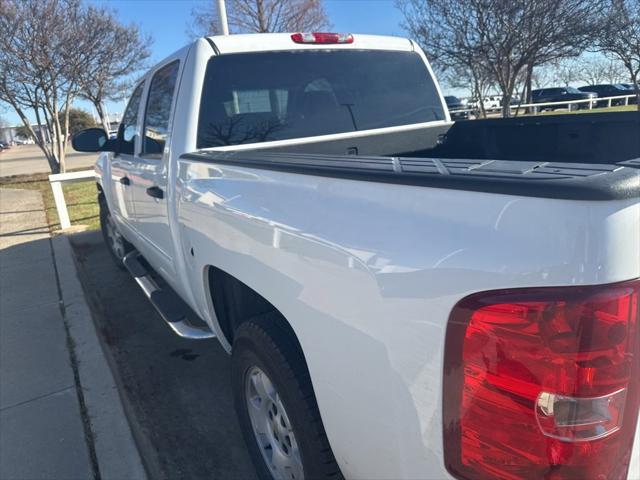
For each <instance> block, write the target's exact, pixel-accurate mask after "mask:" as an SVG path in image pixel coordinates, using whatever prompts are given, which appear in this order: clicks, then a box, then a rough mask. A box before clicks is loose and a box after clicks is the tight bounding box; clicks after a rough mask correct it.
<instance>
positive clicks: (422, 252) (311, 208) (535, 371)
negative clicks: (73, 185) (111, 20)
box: [73, 33, 640, 480]
mask: <svg viewBox="0 0 640 480" xmlns="http://www.w3.org/2000/svg"><path fill="white" fill-rule="evenodd" d="M73 143H74V146H75V148H76V150H81V151H101V152H104V153H102V154H101V156H100V157H99V159H98V162H97V165H96V172H97V183H98V190H99V202H100V207H101V220H102V227H103V232H104V236H105V240H106V241H107V243H108V246H109V248H110V251H111V252H112V254H113V256H114V258H115V259H116V260H117V261H118V262H119V263H120V264H123V263H124V265H125V266H126V267H127V268H128V270H129V271H130V272H131V273H132V275H133V276H134V277H135V279H136V281H137V282H138V284H139V285H140V286H141V287H142V288H143V290H144V291H145V293H146V294H147V296H148V297H149V299H150V300H151V302H152V303H153V304H154V306H155V307H156V308H157V309H158V311H159V312H160V314H161V316H162V317H163V318H164V319H165V320H166V322H167V323H168V324H169V326H171V327H172V328H173V330H174V331H175V332H176V333H177V334H178V335H181V336H183V337H187V338H193V339H198V338H211V337H214V336H215V337H217V338H218V340H219V341H220V343H221V344H222V346H223V347H224V348H225V349H226V350H227V351H229V352H230V353H231V355H232V365H233V368H232V372H231V374H232V378H233V381H232V383H233V390H234V392H233V393H234V396H235V403H236V409H237V414H238V417H239V420H240V425H241V427H242V429H243V431H244V435H245V439H246V442H247V446H248V449H249V451H250V453H251V455H252V458H253V460H254V463H255V465H256V469H257V471H258V473H259V475H260V476H261V477H262V478H274V479H295V480H301V479H303V478H306V479H315V478H321V479H341V478H354V479H401V478H402V479H444V478H458V479H495V478H501V479H519V478H527V479H529V478H546V479H554V480H559V479H605V478H606V479H622V478H639V476H640V465H639V463H638V459H639V458H640V454H638V448H639V445H638V444H639V443H640V439H639V433H638V432H639V431H640V430H639V428H638V426H637V424H638V410H639V406H640V392H639V390H640V385H639V379H640V319H639V317H640V315H639V296H640V200H639V195H640V175H639V172H640V114H638V113H634V112H628V113H624V112H621V113H611V114H606V113H601V114H590V115H565V116H546V117H528V118H517V119H504V120H483V121H471V122H459V123H454V122H451V121H450V118H449V115H448V113H447V110H446V107H445V103H444V101H443V97H442V95H441V92H440V89H439V87H438V84H437V82H436V80H435V79H434V76H433V73H432V71H431V68H430V67H429V63H428V62H427V59H426V58H425V56H424V54H423V53H422V51H421V50H420V48H418V46H417V45H416V44H415V43H414V42H412V41H410V40H406V39H402V38H391V37H377V36H366V35H345V34H327V33H297V34H292V35H291V34H264V35H234V36H224V37H210V38H203V39H199V40H197V41H195V42H194V43H192V44H191V45H189V46H188V47H186V48H183V49H182V50H179V51H177V52H176V53H175V54H173V55H171V56H170V57H168V58H167V59H166V60H164V61H162V62H160V63H159V64H158V65H157V66H156V67H154V68H153V69H151V70H150V71H149V73H148V74H147V75H146V76H145V77H144V78H143V79H142V80H141V81H140V83H139V84H138V85H137V86H136V88H135V89H134V91H133V95H132V97H131V100H130V101H129V105H128V107H127V109H126V111H125V113H124V116H123V120H122V125H121V126H120V129H119V131H118V137H117V139H115V140H109V139H108V137H107V134H106V133H105V132H104V131H102V130H99V129H91V130H85V131H83V132H81V133H79V134H77V135H76V136H75V138H74V142H73ZM185 381H188V379H185ZM187 413H188V412H187ZM634 440H635V446H634ZM632 449H635V451H633V452H632Z"/></svg>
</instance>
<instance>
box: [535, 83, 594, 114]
mask: <svg viewBox="0 0 640 480" xmlns="http://www.w3.org/2000/svg"><path fill="white" fill-rule="evenodd" d="M597 97H598V94H597V93H592V92H581V91H580V90H578V89H577V88H574V87H553V88H540V89H537V90H533V91H532V92H531V101H532V102H533V103H551V102H562V101H572V100H587V99H589V98H591V99H595V98H597ZM593 105H595V103H594V102H592V106H593ZM556 108H568V109H569V110H579V109H581V108H589V103H588V102H585V103H576V104H572V103H567V104H564V105H563V104H558V105H547V106H544V107H542V110H555V109H556Z"/></svg>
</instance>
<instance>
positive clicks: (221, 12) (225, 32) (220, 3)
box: [218, 0, 229, 35]
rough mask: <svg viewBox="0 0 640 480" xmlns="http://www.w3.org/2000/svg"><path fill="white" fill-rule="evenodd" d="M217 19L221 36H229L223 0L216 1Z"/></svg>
mask: <svg viewBox="0 0 640 480" xmlns="http://www.w3.org/2000/svg"><path fill="white" fill-rule="evenodd" d="M218 18H220V32H222V35H229V24H228V23H227V7H226V6H225V4H224V0H218Z"/></svg>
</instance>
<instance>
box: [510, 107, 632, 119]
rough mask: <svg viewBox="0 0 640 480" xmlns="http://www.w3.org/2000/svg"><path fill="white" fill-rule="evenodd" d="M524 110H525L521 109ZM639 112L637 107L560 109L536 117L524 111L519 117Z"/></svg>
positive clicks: (539, 113) (540, 113) (541, 113)
mask: <svg viewBox="0 0 640 480" xmlns="http://www.w3.org/2000/svg"><path fill="white" fill-rule="evenodd" d="M520 110H523V109H520ZM635 110H638V106H637V105H618V106H615V107H606V108H605V107H602V108H600V107H598V108H593V109H592V110H589V109H588V108H585V109H584V110H571V111H569V110H567V109H566V108H563V109H558V110H545V111H544V112H538V114H537V115H534V114H533V113H523V112H522V111H521V112H520V113H519V114H518V116H519V117H534V116H540V115H565V114H567V115H575V114H581V113H609V112H632V111H635Z"/></svg>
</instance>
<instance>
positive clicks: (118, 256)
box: [98, 194, 134, 270]
mask: <svg viewBox="0 0 640 480" xmlns="http://www.w3.org/2000/svg"><path fill="white" fill-rule="evenodd" d="M98 205H99V206H100V230H101V231H102V238H103V239H104V243H105V244H106V246H107V250H108V251H109V254H110V255H111V258H112V259H113V262H114V263H115V264H116V265H117V267H118V268H121V269H123V270H124V264H123V263H122V258H123V257H124V256H125V255H126V254H127V253H129V252H131V251H132V250H133V248H134V247H133V245H131V244H130V243H129V242H127V240H126V239H125V238H124V237H122V234H120V233H119V232H117V233H118V235H120V237H121V239H122V250H121V251H119V252H118V251H116V248H115V247H114V246H113V243H112V241H111V239H110V237H109V222H110V221H112V220H111V212H110V211H109V207H108V206H107V201H106V200H105V198H104V195H103V194H100V195H98ZM113 228H115V225H113Z"/></svg>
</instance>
